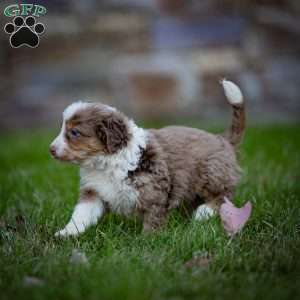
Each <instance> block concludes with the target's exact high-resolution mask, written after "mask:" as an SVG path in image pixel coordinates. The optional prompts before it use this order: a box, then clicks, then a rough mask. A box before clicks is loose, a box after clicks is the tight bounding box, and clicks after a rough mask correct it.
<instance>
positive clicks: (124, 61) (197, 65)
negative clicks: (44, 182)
mask: <svg viewBox="0 0 300 300" xmlns="http://www.w3.org/2000/svg"><path fill="white" fill-rule="evenodd" d="M29 2H30V1H29ZM39 3H40V4H43V5H44V6H46V7H47V9H48V13H47V15H46V16H43V17H40V19H39V21H41V22H43V23H44V24H45V26H46V30H45V33H44V34H43V35H42V36H41V40H40V45H39V46H38V48H35V49H31V48H27V47H21V48H18V49H13V48H11V47H10V45H9V42H8V35H7V34H6V33H4V31H2V32H1V33H0V91H1V93H0V106H1V107H0V108H1V109H0V129H5V128H24V127H40V126H53V124H56V123H55V122H57V121H58V120H59V119H60V116H61V112H62V110H63V108H64V107H65V106H66V105H68V104H69V103H71V102H73V101H75V100H78V99H86V100H91V101H101V102H104V103H108V104H111V105H114V106H117V107H118V108H120V109H121V110H123V111H125V112H126V113H128V114H130V115H131V116H133V117H135V118H137V119H139V120H146V119H148V120H160V119H163V120H170V121H171V120H173V119H176V118H201V120H214V119H218V120H219V119H220V120H221V119H223V118H224V117H226V115H227V114H228V111H229V109H228V105H227V104H226V101H225V99H224V96H223V94H222V90H221V87H220V85H219V84H218V82H219V81H220V79H222V78H224V77H225V78H227V79H231V80H233V81H236V82H237V83H238V84H240V86H241V88H242V90H243V91H244V93H245V97H246V101H247V107H248V112H249V115H250V118H252V119H253V120H255V121H263V122H265V121H270V122H274V121H295V120H298V117H299V112H300V101H299V100H300V99H299V95H300V59H299V57H300V56H299V53H300V39H299V36H300V18H299V13H300V5H299V3H300V2H299V3H298V2H297V1H250V0H249V1H229V0H228V1H221V0H220V1H213V0H210V1H206V0H203V1H192V0H191V1H183V0H157V1H155V0H149V1H147V0H143V1H138V0H126V1H125V0H124V1H121V0H120V1H118V0H112V1H108V0H107V1H93V0H89V1H39ZM8 4H10V3H9V2H7V1H3V2H1V4H0V9H1V10H2V11H3V9H4V7H5V6H6V5H8ZM8 21H10V19H9V18H7V17H4V16H3V15H2V17H1V24H0V25H1V27H2V28H3V26H4V24H5V23H6V22H8Z"/></svg>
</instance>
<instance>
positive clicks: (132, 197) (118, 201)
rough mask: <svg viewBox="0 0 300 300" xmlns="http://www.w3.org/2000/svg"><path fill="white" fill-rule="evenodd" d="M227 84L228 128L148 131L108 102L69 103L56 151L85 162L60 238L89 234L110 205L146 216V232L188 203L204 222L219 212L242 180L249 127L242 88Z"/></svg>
mask: <svg viewBox="0 0 300 300" xmlns="http://www.w3.org/2000/svg"><path fill="white" fill-rule="evenodd" d="M222 85H223V88H224V92H225V96H226V98H227V100H228V102H229V103H230V104H231V106H232V108H233V118H232V125H231V128H230V130H229V131H228V133H227V134H211V133H208V132H205V131H202V130H198V129H194V128H188V127H180V126H169V127H165V128H162V129H149V130H146V129H143V128H140V127H138V126H137V125H136V124H135V123H134V122H133V121H132V120H130V119H129V118H127V117H126V116H125V115H123V114H122V113H121V112H119V111H118V110H116V109H115V108H112V107H110V106H108V105H104V104H100V103H87V102H76V103H73V104H71V105H70V106H68V107H67V108H66V109H65V111H64V112H63V124H62V128H61V132H60V134H59V135H58V136H57V137H56V139H55V140H54V141H53V142H52V144H51V145H50V152H51V154H52V156H53V157H54V158H55V159H58V160H60V161H66V162H71V163H75V164H78V165H79V166H80V196H79V200H78V203H77V205H76V206H75V209H74V211H73V214H72V217H71V220H70V221H69V223H68V224H67V225H66V226H65V227H64V228H63V229H62V230H60V231H58V232H57V233H56V236H69V235H77V234H79V233H82V232H84V231H85V229H86V228H88V227H89V226H91V225H93V224H96V223H97V221H98V220H99V219H100V218H101V217H102V216H103V215H104V214H105V212H107V211H112V212H115V213H118V214H123V215H130V214H135V215H138V216H140V217H141V218H142V220H143V228H144V230H145V231H153V230H155V229H158V228H160V227H161V226H162V225H163V224H164V223H165V221H166V218H167V215H168V213H169V211H170V210H172V209H175V208H179V207H180V206H184V207H185V208H188V209H189V210H191V211H194V216H195V218H196V219H197V220H203V219H206V218H208V217H210V216H212V215H213V214H214V213H216V212H218V210H219V208H220V205H221V204H222V203H223V202H224V198H225V197H226V198H228V199H232V198H233V194H234V189H235V187H236V185H237V183H238V181H239V178H240V168H239V166H238V163H237V160H236V148H237V146H238V144H239V143H240V141H241V139H242V136H243V133H244V130H245V109H244V102H243V96H242V93H241V91H240V89H239V88H238V87H237V86H236V85H235V84H234V83H232V82H230V81H226V80H223V81H222Z"/></svg>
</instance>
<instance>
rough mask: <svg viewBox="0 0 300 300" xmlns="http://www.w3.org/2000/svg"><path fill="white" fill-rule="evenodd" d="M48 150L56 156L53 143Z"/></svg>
mask: <svg viewBox="0 0 300 300" xmlns="http://www.w3.org/2000/svg"><path fill="white" fill-rule="evenodd" d="M49 151H50V153H51V154H52V155H53V156H56V148H55V146H54V145H51V146H50V148H49Z"/></svg>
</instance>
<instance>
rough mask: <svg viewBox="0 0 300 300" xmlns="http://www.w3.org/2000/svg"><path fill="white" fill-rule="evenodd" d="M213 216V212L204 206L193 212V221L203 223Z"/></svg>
mask: <svg viewBox="0 0 300 300" xmlns="http://www.w3.org/2000/svg"><path fill="white" fill-rule="evenodd" d="M214 215H215V211H214V210H213V209H212V208H210V207H209V206H207V205H206V204H202V205H200V206H199V207H198V208H197V210H196V212H195V220H197V221H204V220H207V219H209V218H211V217H212V216H214Z"/></svg>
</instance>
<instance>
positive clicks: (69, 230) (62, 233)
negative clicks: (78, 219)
mask: <svg viewBox="0 0 300 300" xmlns="http://www.w3.org/2000/svg"><path fill="white" fill-rule="evenodd" d="M77 234H79V231H78V229H77V228H76V227H75V226H66V227H65V228H64V229H62V230H59V231H57V232H56V233H55V234H54V236H55V237H68V236H70V235H73V236H74V235H77Z"/></svg>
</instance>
